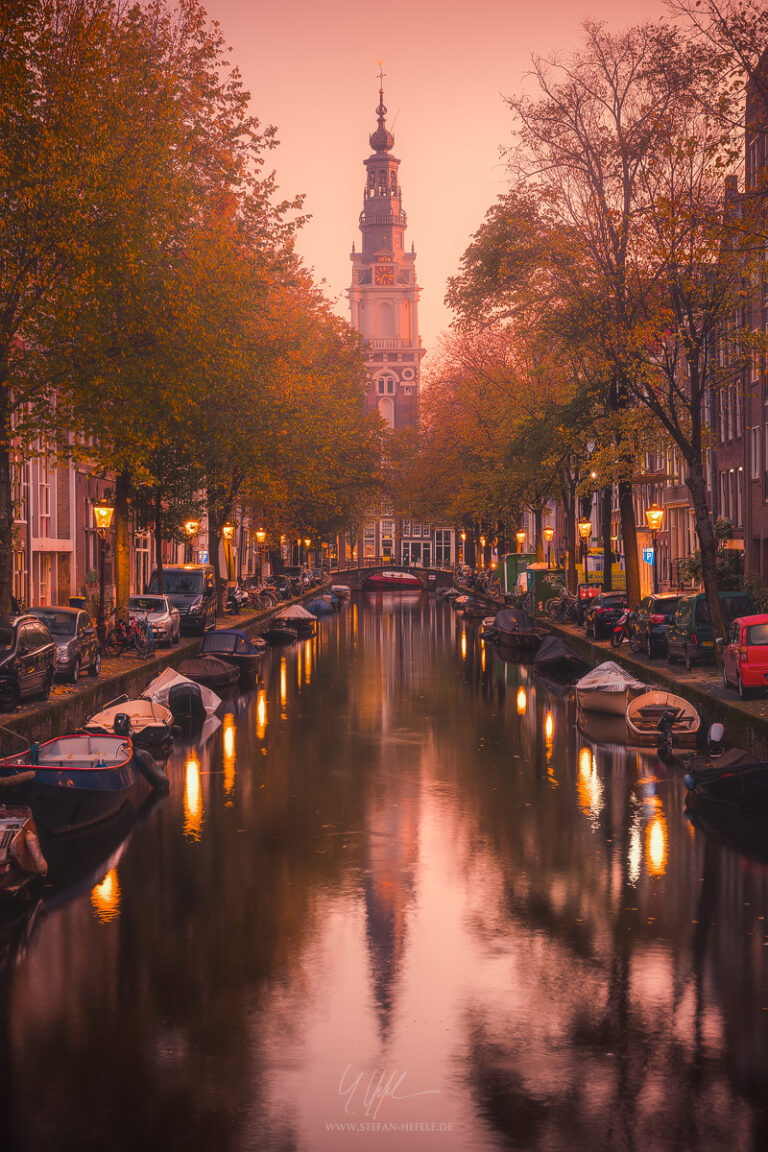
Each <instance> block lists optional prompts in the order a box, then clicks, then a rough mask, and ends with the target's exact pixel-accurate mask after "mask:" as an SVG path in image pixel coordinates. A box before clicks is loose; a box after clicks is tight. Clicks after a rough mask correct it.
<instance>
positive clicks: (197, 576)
mask: <svg viewBox="0 0 768 1152" xmlns="http://www.w3.org/2000/svg"><path fill="white" fill-rule="evenodd" d="M146 591H147V592H150V593H153V594H154V595H156V596H167V597H168V599H169V600H170V602H171V604H173V606H174V608H177V609H178V611H179V616H180V618H181V631H182V632H191V633H196V634H197V635H199V636H202V635H203V633H204V632H207V631H208V630H209V629H210V628H215V627H216V578H215V576H214V572H213V565H212V564H183V565H181V566H180V567H175V568H163V584H162V588H161V587H160V577H159V574H158V572H157V571H154V572H153V573H152V576H151V578H150V581H149V585H148V587H147V589H146Z"/></svg>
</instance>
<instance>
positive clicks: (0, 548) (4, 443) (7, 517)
mask: <svg viewBox="0 0 768 1152" xmlns="http://www.w3.org/2000/svg"><path fill="white" fill-rule="evenodd" d="M30 514H31V509H29V508H27V516H29V515H30ZM31 562H32V558H31V557H30V556H27V565H28V566H29V565H30V564H31ZM12 594H13V497H12V489H11V416H10V412H9V409H8V391H7V387H6V384H5V383H4V382H0V612H11V596H12Z"/></svg>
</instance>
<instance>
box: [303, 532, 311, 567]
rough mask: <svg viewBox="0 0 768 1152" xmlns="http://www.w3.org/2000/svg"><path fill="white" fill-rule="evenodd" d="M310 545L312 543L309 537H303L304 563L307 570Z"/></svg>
mask: <svg viewBox="0 0 768 1152" xmlns="http://www.w3.org/2000/svg"><path fill="white" fill-rule="evenodd" d="M311 543H312V540H311V539H310V537H309V536H305V537H304V563H305V564H306V566H307V568H309V546H310V544H311Z"/></svg>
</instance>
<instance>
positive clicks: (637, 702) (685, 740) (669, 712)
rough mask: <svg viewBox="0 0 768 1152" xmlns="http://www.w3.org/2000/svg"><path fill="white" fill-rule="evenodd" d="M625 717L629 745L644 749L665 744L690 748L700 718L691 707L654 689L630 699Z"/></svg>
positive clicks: (692, 744) (669, 694) (682, 700)
mask: <svg viewBox="0 0 768 1152" xmlns="http://www.w3.org/2000/svg"><path fill="white" fill-rule="evenodd" d="M626 715H627V729H628V732H629V740H630V743H632V744H639V745H641V746H642V747H644V748H653V747H656V746H657V745H659V744H666V743H668V742H669V743H671V744H672V745H673V746H675V747H679V748H692V747H694V746H695V744H696V740H697V738H698V735H699V730H700V728H701V717H700V716H699V714H698V712H697V711H696V709H695V708H694V706H693V704H691V703H690V702H689V701H688V700H684V699H683V697H682V696H675V695H674V693H672V692H662V691H661V690H659V689H656V688H652V689H650V690H649V691H648V692H644V693H643V694H642V695H640V696H635V697H634V699H632V700H630V701H629V703H628V704H627V713H626ZM667 732H669V735H667Z"/></svg>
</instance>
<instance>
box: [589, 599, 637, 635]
mask: <svg viewBox="0 0 768 1152" xmlns="http://www.w3.org/2000/svg"><path fill="white" fill-rule="evenodd" d="M626 607H627V595H626V592H601V593H600V595H599V596H594V597H593V598H592V600H590V601H589V603H588V605H587V607H586V611H585V613H584V631H585V632H586V634H587V636H591V637H592V638H593V639H594V640H598V639H599V638H600V637H601V636H607V635H608V634H609V633H610V632H612V631H613V629H614V628H615V627H616V624H617V622H618V619H619V617H620V616H621V614H622V612H623V611H624V609H625V608H626Z"/></svg>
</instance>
